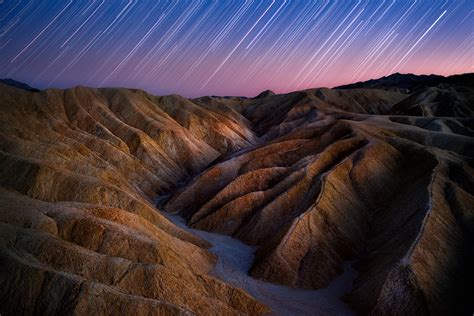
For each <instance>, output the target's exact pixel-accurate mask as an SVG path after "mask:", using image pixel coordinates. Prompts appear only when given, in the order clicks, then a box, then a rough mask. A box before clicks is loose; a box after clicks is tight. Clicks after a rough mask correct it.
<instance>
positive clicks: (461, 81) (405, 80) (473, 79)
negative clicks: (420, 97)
mask: <svg viewBox="0 0 474 316" xmlns="http://www.w3.org/2000/svg"><path fill="white" fill-rule="evenodd" d="M440 84H452V85H462V86H468V87H471V88H472V87H474V74H473V73H466V74H460V75H453V76H449V77H443V76H438V75H414V74H400V73H395V74H392V75H390V76H386V77H382V78H379V79H372V80H367V81H361V82H357V83H351V84H347V85H343V86H339V87H336V89H357V88H370V89H402V90H404V89H406V90H408V91H413V90H415V89H418V88H423V87H435V86H438V85H440Z"/></svg>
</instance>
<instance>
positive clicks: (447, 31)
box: [0, 0, 474, 97]
mask: <svg viewBox="0 0 474 316" xmlns="http://www.w3.org/2000/svg"><path fill="white" fill-rule="evenodd" d="M473 11H474V1H472V0H468V1H448V0H445V1H422V0H418V1H393V0H384V1H362V0H359V1H333V0H330V1H302V0H299V1H297V0H281V1H279V0H272V1H251V0H245V1H219V0H192V1H186V0H183V1H181V0H180V1H177V0H174V1H151V0H150V1H137V0H127V1H107V0H95V1H72V0H69V1H56V0H45V1H29V0H20V1H9V0H3V1H2V0H0V61H1V69H0V78H14V79H16V80H20V81H23V82H26V83H28V84H30V85H32V86H36V87H39V88H47V87H59V88H64V87H71V86H75V85H84V86H92V87H106V86H124V87H134V88H142V89H145V90H147V91H150V92H153V93H155V94H171V93H178V94H182V95H184V96H188V97H195V96H201V95H246V96H253V95H255V94H257V93H258V92H260V91H262V90H265V89H271V90H274V91H276V92H280V93H283V92H289V91H293V90H299V89H305V88H312V87H321V86H326V87H332V86H336V85H340V84H345V83H350V82H355V81H360V80H366V79H370V78H377V77H381V76H385V75H389V74H391V73H394V72H402V73H415V74H430V73H436V74H441V75H451V74H455V73H465V72H472V71H473V70H474V38H473V37H474V14H473Z"/></svg>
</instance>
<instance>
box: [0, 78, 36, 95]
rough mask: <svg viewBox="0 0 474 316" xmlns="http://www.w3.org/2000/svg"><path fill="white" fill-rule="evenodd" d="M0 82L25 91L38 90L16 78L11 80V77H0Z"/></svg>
mask: <svg viewBox="0 0 474 316" xmlns="http://www.w3.org/2000/svg"><path fill="white" fill-rule="evenodd" d="M0 83H3V84H5V85H8V86H12V87H15V88H18V89H23V90H26V91H30V92H38V91H40V90H38V89H36V88H32V87H30V86H29V85H27V84H26V83H23V82H20V81H16V80H13V79H9V78H7V79H0Z"/></svg>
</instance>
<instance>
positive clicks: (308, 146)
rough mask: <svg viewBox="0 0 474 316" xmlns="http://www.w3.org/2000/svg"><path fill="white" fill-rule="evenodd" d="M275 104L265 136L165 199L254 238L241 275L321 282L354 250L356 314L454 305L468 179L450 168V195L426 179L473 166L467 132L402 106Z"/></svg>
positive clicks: (211, 224)
mask: <svg viewBox="0 0 474 316" xmlns="http://www.w3.org/2000/svg"><path fill="white" fill-rule="evenodd" d="M289 98H291V96H290V97H289ZM269 107H270V108H271V109H272V110H271V111H276V109H275V107H273V106H270V105H269ZM283 107H284V106H283ZM256 111H264V110H263V109H259V110H256ZM311 113H312V114H311ZM280 115H282V117H283V119H282V118H278V114H276V115H274V116H272V118H275V120H274V121H273V122H271V123H270V121H267V122H268V124H275V125H273V126H272V127H271V128H265V130H267V131H268V132H267V133H266V134H264V135H262V139H267V140H271V141H269V142H266V143H265V144H262V145H259V146H255V147H252V148H249V149H246V150H244V151H241V152H239V153H236V154H233V155H230V156H228V158H227V159H222V162H220V163H219V164H216V165H214V166H212V167H210V168H209V169H208V170H206V171H205V172H203V173H202V174H201V175H200V176H199V177H197V178H196V179H194V180H193V181H192V182H190V183H189V185H187V186H185V187H183V188H182V189H181V190H180V191H179V192H178V193H177V194H175V196H174V197H173V198H172V199H171V200H170V201H169V202H168V204H167V205H166V209H167V210H169V211H173V212H174V211H179V212H181V213H182V214H183V215H184V216H185V217H186V218H188V223H189V224H190V225H192V226H193V227H195V228H199V229H204V230H208V231H213V232H220V233H225V234H230V235H233V236H235V237H237V238H239V239H241V240H243V241H244V242H246V243H249V244H251V245H257V246H259V250H258V252H257V261H256V262H255V263H254V265H253V267H252V269H251V274H252V275H253V276H255V277H257V278H260V279H263V280H267V281H270V282H276V283H281V284H285V285H289V286H294V287H304V288H313V289H318V288H322V287H324V286H327V285H328V284H329V283H330V281H331V280H333V279H334V278H335V277H336V276H337V275H338V274H340V273H341V272H342V267H343V264H344V262H345V261H348V260H356V262H358V263H357V267H359V269H360V275H359V277H358V278H357V280H356V283H355V287H354V290H353V291H352V293H351V294H350V295H349V296H348V299H349V301H350V302H351V304H352V305H353V306H354V307H355V309H356V310H358V311H360V312H363V313H364V314H365V313H373V314H380V313H381V314H386V313H388V314H399V315H406V314H423V313H428V312H431V313H435V314H440V313H446V312H449V311H450V310H453V308H454V307H455V306H456V304H458V303H460V302H461V303H463V304H466V302H467V301H468V300H467V299H466V297H462V295H461V296H459V297H456V296H455V295H453V294H452V293H453V292H456V291H457V292H463V291H468V289H469V286H470V285H469V282H470V281H469V280H470V278H469V277H468V278H466V279H465V280H463V279H462V278H460V277H459V274H458V271H459V270H458V269H464V270H465V269H466V266H463V263H464V262H469V261H468V260H471V259H470V258H469V251H467V248H466V243H469V240H470V238H471V236H472V232H473V228H474V227H473V226H472V224H473V222H472V219H473V218H474V217H473V216H474V214H473V213H472V210H471V208H470V207H469V205H472V201H473V195H472V192H468V191H465V190H466V187H469V186H470V185H472V184H462V182H463V181H464V180H462V179H461V176H459V175H456V176H453V177H451V180H450V183H451V184H450V186H451V187H452V189H450V190H454V191H455V192H462V193H458V194H459V195H460V196H462V198H460V200H459V202H456V203H459V204H456V205H454V204H452V203H453V202H451V204H449V203H447V202H444V201H448V200H450V199H452V193H450V192H449V191H446V189H443V187H445V186H446V184H437V183H439V182H437V181H441V180H440V179H443V178H446V177H449V174H452V172H451V171H450V170H451V168H454V169H455V170H457V172H458V173H461V174H462V173H464V174H465V176H464V177H467V178H469V177H470V178H472V177H473V176H474V172H473V169H472V157H474V152H473V148H474V140H473V139H472V138H471V137H468V136H467V135H463V134H461V133H460V134H456V133H452V132H451V131H444V132H443V131H433V130H432V129H430V128H427V129H425V128H421V127H419V126H417V125H420V126H423V125H421V124H413V125H411V122H412V121H413V120H412V119H411V118H408V117H402V116H400V117H397V118H396V119H394V118H393V117H383V116H371V115H360V114H351V113H348V112H341V111H340V110H338V109H333V108H324V107H320V106H318V105H314V104H307V105H305V104H301V105H295V106H293V107H291V110H290V111H286V109H284V110H283V114H282V113H280ZM400 119H403V120H404V122H403V123H404V124H399V123H398V122H397V121H398V120H400ZM297 120H300V121H298V123H297V124H291V122H295V121H297ZM452 121H455V122H456V123H457V124H459V126H460V128H461V130H463V131H466V130H467V129H468V127H467V126H465V125H463V123H466V122H467V121H462V120H461V121H457V120H456V119H455V118H453V119H452ZM256 122H257V124H262V125H260V126H264V125H265V124H267V123H262V121H260V122H259V121H258V120H256ZM464 134H465V133H464ZM459 170H461V171H459ZM437 186H439V189H436V190H435V188H436V187H437ZM461 188H464V189H461ZM437 205H439V206H440V207H441V208H438V207H437ZM441 205H443V206H441ZM433 214H436V215H433ZM436 253H439V254H440V255H438V256H437V255H435V254H436ZM440 271H443V272H442V273H441V272H440ZM468 293H469V292H468ZM402 302H403V304H402ZM464 307H465V305H464ZM459 308H461V309H462V308H463V306H461V307H459Z"/></svg>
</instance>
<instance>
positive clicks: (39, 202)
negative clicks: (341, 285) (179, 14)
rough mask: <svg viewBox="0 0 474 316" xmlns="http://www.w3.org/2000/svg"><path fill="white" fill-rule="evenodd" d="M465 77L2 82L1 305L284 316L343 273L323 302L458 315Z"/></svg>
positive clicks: (473, 120)
mask: <svg viewBox="0 0 474 316" xmlns="http://www.w3.org/2000/svg"><path fill="white" fill-rule="evenodd" d="M473 78H474V76H473V74H465V75H458V76H452V77H447V78H445V77H440V76H414V75H401V74H394V75H391V76H389V77H384V78H381V79H378V80H371V81H367V82H361V83H357V84H352V85H348V86H342V87H339V88H336V89H326V88H321V89H310V90H305V91H298V92H293V93H289V94H274V93H273V92H271V91H265V92H263V93H261V94H260V95H259V96H257V97H255V98H243V97H202V98H197V99H186V98H183V97H180V96H177V95H171V96H162V97H157V96H153V95H150V94H148V93H146V92H144V91H141V90H134V89H119V88H117V89H115V88H107V89H93V88H84V87H76V88H72V89H66V90H58V89H48V90H44V91H38V90H35V89H32V88H31V87H29V86H27V85H23V84H18V83H16V82H14V81H12V80H3V81H1V82H0V285H1V286H0V314H1V315H33V314H35V315H36V314H48V315H51V314H58V315H63V314H75V315H90V314H94V315H117V314H124V315H161V314H173V315H174V314H186V315H187V314H190V315H191V314H198V315H241V314H250V315H261V314H268V313H274V314H291V313H292V311H293V312H294V311H295V309H294V308H297V307H298V305H304V304H306V302H304V301H301V302H300V301H298V300H296V299H295V301H292V300H293V297H292V296H291V295H293V294H294V293H296V292H297V293H303V294H304V295H306V294H307V293H327V292H329V291H328V289H332V288H334V287H335V285H334V284H335V282H336V283H337V282H339V281H338V280H341V278H343V279H347V278H345V275H346V271H349V270H351V271H353V273H352V276H350V278H349V279H348V280H349V288H348V289H346V291H344V293H343V294H341V293H339V294H337V295H341V296H342V297H336V299H337V301H338V302H339V303H337V302H336V300H333V301H330V300H329V299H328V300H327V301H324V302H323V301H322V302H321V304H325V305H331V304H334V305H337V304H339V305H341V306H342V307H343V308H341V309H336V308H335V309H334V310H338V311H340V312H341V313H342V314H347V313H349V314H351V313H354V314H361V315H367V314H369V315H447V314H471V313H472V310H473V305H472V304H473V302H472V298H473V297H474V291H473V285H474V278H473V271H474V270H473V269H472V267H473V266H474V251H473V245H474V208H473V205H474V183H473V182H474V169H473V168H474V160H473V159H474V138H473V136H474V83H473ZM177 216H181V217H182V218H184V220H185V221H186V225H183V223H182V222H180V221H179V219H178V220H176V218H177ZM218 234H220V235H218ZM223 235H227V236H223ZM222 240H223V242H224V245H227V246H228V248H225V247H224V248H225V249H224V250H222V254H223V255H225V256H229V258H230V260H231V261H232V260H234V263H237V265H239V266H240V267H242V266H243V267H244V268H242V269H240V268H239V269H240V270H239V269H237V268H235V269H234V270H232V269H231V270H232V271H230V272H228V273H227V272H225V271H229V269H227V270H226V269H224V268H225V267H224V268H222V267H221V268H219V263H220V262H222V257H221V254H220V253H219V251H216V249H217V250H219V249H223V248H222V245H223V244H219V243H220V242H221V241H222ZM214 242H216V244H214ZM231 244H232V245H236V246H235V247H234V246H230V245H231ZM229 249H230V250H229ZM234 249H236V250H235V251H234ZM239 251H242V256H240V257H239V253H240V252H239ZM253 251H255V252H254V253H253V256H252V255H251V256H250V257H249V256H248V254H249V253H250V254H252V252H253ZM232 258H234V259H232ZM239 260H241V261H242V262H243V265H241V264H240V262H239ZM216 264H217V265H216ZM237 270H238V271H237ZM230 274H232V275H238V277H237V279H239V280H240V281H238V280H237V281H235V280H234V281H232V278H231V277H230V276H229V275H230ZM241 280H244V282H242V281H241ZM244 283H245V284H244ZM254 284H258V286H253V285H254ZM250 285H252V286H250ZM265 291H266V292H265ZM277 291H278V293H277ZM325 291H326V292H325ZM286 293H288V296H287V300H286V303H285V298H284V297H285V295H286ZM305 293H306V294H305ZM295 295H296V294H295ZM298 295H299V294H298ZM304 295H302V296H298V298H299V299H301V297H304ZM272 296H273V300H272ZM276 297H278V299H275V298H276ZM280 297H282V299H280ZM307 297H308V298H309V299H311V298H310V296H308V295H307ZM277 301H278V302H277ZM285 304H286V305H285ZM289 305H295V306H294V307H293V309H291V308H292V307H291V306H289ZM329 307H330V306H329ZM287 308H290V309H287ZM324 308H328V306H324ZM324 310H327V309H323V306H322V305H321V308H318V305H316V306H314V305H312V306H311V309H302V310H300V311H299V312H300V314H301V313H303V314H304V313H306V314H315V315H324V314H325V312H324ZM295 313H296V312H295Z"/></svg>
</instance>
